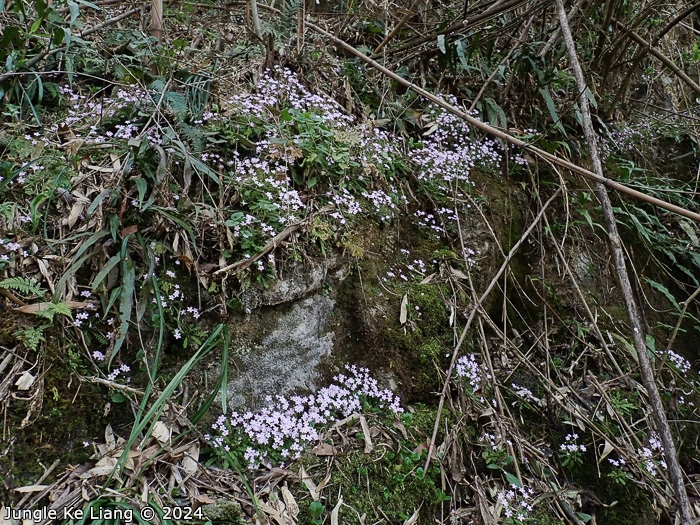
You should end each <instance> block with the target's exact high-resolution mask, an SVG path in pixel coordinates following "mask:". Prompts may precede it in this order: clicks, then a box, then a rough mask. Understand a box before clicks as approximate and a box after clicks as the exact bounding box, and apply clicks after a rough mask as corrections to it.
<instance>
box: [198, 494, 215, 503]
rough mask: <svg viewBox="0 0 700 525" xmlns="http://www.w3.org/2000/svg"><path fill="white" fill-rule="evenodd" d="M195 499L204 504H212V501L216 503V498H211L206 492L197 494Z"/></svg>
mask: <svg viewBox="0 0 700 525" xmlns="http://www.w3.org/2000/svg"><path fill="white" fill-rule="evenodd" d="M194 499H195V501H197V502H199V503H202V504H203V505H211V504H212V503H216V500H215V499H212V498H210V497H209V496H207V495H206V494H195V495H194Z"/></svg>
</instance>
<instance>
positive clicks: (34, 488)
mask: <svg viewBox="0 0 700 525" xmlns="http://www.w3.org/2000/svg"><path fill="white" fill-rule="evenodd" d="M48 486H49V485H27V486H26V487H20V488H18V489H15V492H21V493H23V494H25V493H27V492H41V491H42V490H45V489H46V488H47V487H48Z"/></svg>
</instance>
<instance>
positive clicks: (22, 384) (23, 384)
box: [15, 371, 36, 390]
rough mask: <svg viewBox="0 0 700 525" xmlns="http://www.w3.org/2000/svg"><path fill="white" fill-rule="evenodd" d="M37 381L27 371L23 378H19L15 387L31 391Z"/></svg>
mask: <svg viewBox="0 0 700 525" xmlns="http://www.w3.org/2000/svg"><path fill="white" fill-rule="evenodd" d="M35 380H36V377H34V376H33V375H32V374H30V373H29V372H26V371H25V372H23V373H22V375H21V376H19V379H18V380H17V381H16V382H15V386H16V387H17V389H18V390H29V389H30V388H31V387H32V385H33V384H34V381H35Z"/></svg>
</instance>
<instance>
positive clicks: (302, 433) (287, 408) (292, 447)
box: [206, 365, 403, 469]
mask: <svg viewBox="0 0 700 525" xmlns="http://www.w3.org/2000/svg"><path fill="white" fill-rule="evenodd" d="M345 368H346V369H347V371H348V373H349V375H344V374H339V375H337V376H335V377H334V380H335V381H336V383H335V384H332V385H330V386H328V387H325V388H321V389H320V390H318V391H317V392H316V393H315V394H312V395H308V396H291V397H289V398H287V397H285V396H276V397H274V398H273V397H271V396H268V397H267V399H266V401H267V402H268V405H269V406H267V407H265V408H263V409H261V410H259V411H258V412H251V411H249V412H245V413H242V414H241V413H239V412H233V413H232V414H231V415H230V416H229V417H228V418H227V417H226V416H224V415H221V416H220V417H219V418H218V419H217V421H216V423H214V425H213V427H212V428H213V431H214V433H215V434H216V435H214V436H209V435H207V436H206V438H207V439H208V440H209V441H210V443H211V444H212V446H213V447H215V448H220V449H223V450H224V451H226V452H228V451H230V450H231V448H232V446H234V447H235V446H237V445H239V444H246V443H247V444H248V447H247V449H246V452H245V454H244V458H245V459H246V461H247V463H248V468H250V469H254V468H255V467H257V466H258V465H259V464H260V463H264V464H269V463H270V460H271V459H272V458H271V457H270V453H274V455H275V456H276V457H279V458H281V460H282V461H284V460H293V459H297V458H298V457H299V456H300V455H301V452H302V451H303V450H304V448H305V447H306V446H307V445H309V444H311V443H313V442H315V441H318V440H319V439H321V436H322V434H321V432H320V430H321V428H323V427H324V426H326V425H329V424H331V423H333V422H335V421H337V420H338V418H342V417H347V416H349V415H350V414H354V413H357V412H359V411H360V410H361V408H362V405H361V400H362V399H363V398H364V399H366V400H367V401H369V402H372V403H375V404H376V405H378V406H379V407H380V408H385V409H388V410H390V411H391V412H393V413H394V414H400V413H401V412H403V409H402V408H401V406H400V400H399V398H398V397H397V396H395V395H394V394H393V393H392V392H391V391H390V390H386V389H384V390H382V389H380V388H379V386H378V383H377V380H376V379H374V378H373V377H371V376H370V374H369V370H367V369H366V368H360V367H357V366H355V365H352V366H350V365H346V367H345Z"/></svg>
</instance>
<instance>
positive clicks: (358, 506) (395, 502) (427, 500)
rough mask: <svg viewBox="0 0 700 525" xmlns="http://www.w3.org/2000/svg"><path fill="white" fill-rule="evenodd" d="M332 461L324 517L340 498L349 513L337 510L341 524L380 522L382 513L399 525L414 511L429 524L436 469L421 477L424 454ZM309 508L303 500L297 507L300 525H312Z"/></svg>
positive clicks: (381, 453)
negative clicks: (420, 466)
mask: <svg viewBox="0 0 700 525" xmlns="http://www.w3.org/2000/svg"><path fill="white" fill-rule="evenodd" d="M336 460H337V461H336V468H335V469H334V471H333V474H332V476H331V486H333V487H334V490H332V491H329V492H328V499H327V500H326V501H324V502H323V503H324V504H325V508H326V510H325V514H330V511H331V509H333V507H334V506H335V505H336V504H337V494H340V495H341V496H342V498H343V502H344V503H345V505H348V506H349V507H351V509H353V510H351V509H350V508H347V507H341V509H340V513H339V518H340V521H341V522H342V523H347V524H353V525H354V524H359V523H361V522H360V520H359V518H358V516H362V515H363V514H366V516H367V520H366V521H365V522H366V523H373V522H375V521H377V520H381V519H382V517H383V516H382V513H383V514H385V515H386V516H387V517H389V518H390V519H392V520H396V521H398V522H403V521H405V520H406V519H407V518H408V517H409V516H410V515H411V514H412V513H413V511H414V510H415V509H418V508H421V521H422V522H426V523H427V522H429V521H431V520H432V515H433V514H434V513H435V511H436V510H437V505H438V503H439V501H440V498H441V492H440V491H439V490H438V488H437V485H436V482H439V475H438V471H437V468H432V469H431V472H430V473H429V475H427V476H421V474H420V472H421V471H420V470H418V468H419V467H418V464H419V463H421V462H422V461H424V460H425V455H424V454H423V456H421V455H420V454H414V453H412V452H411V451H410V450H408V449H404V450H402V452H401V453H399V454H395V453H393V452H387V451H386V450H385V449H382V450H376V451H375V452H374V453H372V454H369V455H368V454H364V453H363V452H360V451H355V452H351V453H350V454H348V455H347V456H345V457H338V458H336ZM331 494H332V495H331ZM310 504H311V502H310V501H308V500H307V501H304V502H301V503H300V505H299V506H300V511H301V512H300V516H299V523H300V525H303V524H309V525H311V524H312V515H311V511H310V508H309V507H310ZM379 509H381V511H380V510H379Z"/></svg>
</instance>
